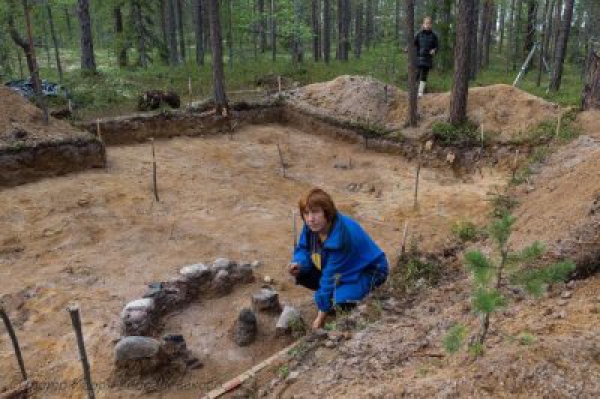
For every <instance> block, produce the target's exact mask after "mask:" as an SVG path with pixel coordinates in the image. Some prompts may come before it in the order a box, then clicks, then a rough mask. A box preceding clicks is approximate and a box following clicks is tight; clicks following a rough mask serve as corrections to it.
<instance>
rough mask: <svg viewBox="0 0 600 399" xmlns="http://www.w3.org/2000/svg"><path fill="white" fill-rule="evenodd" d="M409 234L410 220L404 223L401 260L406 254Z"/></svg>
mask: <svg viewBox="0 0 600 399" xmlns="http://www.w3.org/2000/svg"><path fill="white" fill-rule="evenodd" d="M407 234H408V220H407V221H406V222H404V233H403V234H402V245H401V247H400V258H402V257H403V256H404V254H405V253H406V236H407Z"/></svg>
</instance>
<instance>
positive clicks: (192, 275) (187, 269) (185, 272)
mask: <svg viewBox="0 0 600 399" xmlns="http://www.w3.org/2000/svg"><path fill="white" fill-rule="evenodd" d="M179 274H181V275H182V276H183V277H185V278H186V279H187V280H188V281H189V282H190V283H198V284H201V283H203V282H206V280H208V279H209V278H210V274H211V273H210V269H209V268H208V266H206V265H205V264H203V263H196V264H193V265H188V266H184V267H182V268H181V270H179Z"/></svg>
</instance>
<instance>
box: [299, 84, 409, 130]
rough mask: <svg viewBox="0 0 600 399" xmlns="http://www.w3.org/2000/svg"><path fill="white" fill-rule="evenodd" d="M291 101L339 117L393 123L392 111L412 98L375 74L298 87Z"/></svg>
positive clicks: (383, 123) (379, 123) (380, 123)
mask: <svg viewBox="0 0 600 399" xmlns="http://www.w3.org/2000/svg"><path fill="white" fill-rule="evenodd" d="M386 88H387V89H386ZM386 90H387V95H386ZM290 100H291V102H292V103H293V104H296V105H300V106H305V107H308V108H309V109H312V110H315V111H321V112H323V111H324V112H326V113H328V114H331V115H332V116H335V117H337V118H343V119H346V120H352V121H361V122H366V121H369V122H371V123H376V124H378V125H389V124H390V122H391V121H390V115H389V114H390V113H391V112H392V111H393V110H394V109H396V108H397V107H398V106H400V105H401V104H406V103H407V101H408V98H407V96H406V93H404V92H403V91H402V90H399V89H398V88H396V87H395V86H392V85H386V84H385V83H383V82H381V81H379V80H377V79H374V78H372V77H369V76H349V75H343V76H339V77H337V78H335V79H334V80H331V81H329V82H322V83H314V84H311V85H308V86H304V87H301V88H299V89H297V90H294V91H292V92H291V99H290Z"/></svg>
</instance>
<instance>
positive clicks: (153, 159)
mask: <svg viewBox="0 0 600 399" xmlns="http://www.w3.org/2000/svg"><path fill="white" fill-rule="evenodd" d="M150 145H151V146H152V188H153V189H154V199H156V202H160V199H159V198H158V183H157V177H156V152H155V151H154V138H153V137H150Z"/></svg>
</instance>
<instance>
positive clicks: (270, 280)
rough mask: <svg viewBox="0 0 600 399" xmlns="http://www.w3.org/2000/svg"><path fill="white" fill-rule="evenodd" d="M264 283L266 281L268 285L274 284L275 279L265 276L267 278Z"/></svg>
mask: <svg viewBox="0 0 600 399" xmlns="http://www.w3.org/2000/svg"><path fill="white" fill-rule="evenodd" d="M263 281H264V282H265V283H266V284H273V278H272V277H271V276H265V277H264V278H263Z"/></svg>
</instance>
